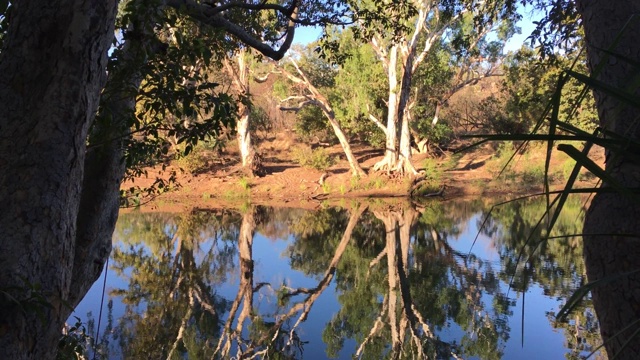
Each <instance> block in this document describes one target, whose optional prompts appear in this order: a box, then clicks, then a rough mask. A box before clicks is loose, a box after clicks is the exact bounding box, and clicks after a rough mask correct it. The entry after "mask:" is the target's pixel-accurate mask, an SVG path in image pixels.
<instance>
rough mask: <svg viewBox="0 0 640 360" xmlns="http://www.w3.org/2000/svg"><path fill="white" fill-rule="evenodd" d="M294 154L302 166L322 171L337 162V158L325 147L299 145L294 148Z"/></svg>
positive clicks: (294, 157)
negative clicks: (314, 147) (312, 147)
mask: <svg viewBox="0 0 640 360" xmlns="http://www.w3.org/2000/svg"><path fill="white" fill-rule="evenodd" d="M292 155H293V159H294V160H295V161H296V162H297V163H298V164H300V166H303V167H308V168H313V169H316V170H320V171H324V170H326V169H328V168H329V167H331V166H333V165H334V164H335V159H334V158H333V157H332V156H330V155H329V153H328V152H327V150H326V149H324V148H317V149H314V150H312V149H311V147H309V146H306V145H299V146H296V147H294V148H293V151H292Z"/></svg>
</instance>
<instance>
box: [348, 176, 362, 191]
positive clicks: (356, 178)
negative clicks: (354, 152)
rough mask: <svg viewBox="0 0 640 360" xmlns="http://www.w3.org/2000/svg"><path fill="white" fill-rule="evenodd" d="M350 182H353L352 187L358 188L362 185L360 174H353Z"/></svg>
mask: <svg viewBox="0 0 640 360" xmlns="http://www.w3.org/2000/svg"><path fill="white" fill-rule="evenodd" d="M349 183H350V184H351V189H353V190H357V189H358V188H359V187H360V176H352V177H351V179H349Z"/></svg>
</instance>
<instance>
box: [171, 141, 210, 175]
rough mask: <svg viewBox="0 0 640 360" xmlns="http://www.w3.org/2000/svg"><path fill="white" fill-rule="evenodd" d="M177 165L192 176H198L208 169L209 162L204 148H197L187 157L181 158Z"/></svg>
mask: <svg viewBox="0 0 640 360" xmlns="http://www.w3.org/2000/svg"><path fill="white" fill-rule="evenodd" d="M176 164H177V165H178V167H180V168H181V169H182V170H184V171H186V172H188V173H190V174H191V175H196V174H199V173H201V172H203V171H204V170H206V169H207V167H208V166H209V161H208V158H207V156H206V151H205V150H204V149H203V148H202V147H199V146H196V147H195V148H194V149H193V151H191V152H190V153H188V154H187V155H184V156H181V157H179V158H178V159H177V161H176Z"/></svg>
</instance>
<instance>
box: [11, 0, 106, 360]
mask: <svg viewBox="0 0 640 360" xmlns="http://www.w3.org/2000/svg"><path fill="white" fill-rule="evenodd" d="M116 8H117V1H116V0H100V1H97V0H47V1H43V0H31V1H19V2H13V3H12V14H11V22H10V26H9V29H8V32H7V37H6V38H5V41H4V47H3V49H2V53H1V56H0V201H1V202H2V204H3V205H4V206H5V209H6V211H4V212H3V213H2V216H0V358H3V359H52V358H54V357H55V354H56V343H57V340H58V337H59V336H60V332H61V329H62V326H63V324H64V322H65V320H66V319H67V317H68V315H69V313H70V312H71V310H72V309H71V308H69V306H68V305H67V304H66V302H67V301H68V300H69V295H70V292H71V291H72V290H71V283H72V279H73V281H74V282H75V281H78V282H83V280H85V279H84V276H85V275H86V276H89V277H91V276H92V274H82V273H79V274H75V273H74V272H73V271H74V262H75V259H76V257H77V254H76V245H78V244H79V240H78V236H79V235H80V231H81V230H80V229H83V228H84V227H85V224H84V223H83V218H80V217H78V213H79V208H80V199H81V191H82V186H83V185H82V179H83V175H84V161H85V151H86V145H85V144H86V139H87V133H88V131H89V128H90V126H91V124H92V122H93V120H94V116H95V113H96V110H97V107H98V102H99V98H100V90H101V89H102V87H103V85H104V81H105V79H106V73H105V69H106V63H107V49H108V48H109V46H110V44H111V41H112V39H113V28H114V23H115V13H116ZM78 253H79V254H80V253H82V251H81V250H80V251H78Z"/></svg>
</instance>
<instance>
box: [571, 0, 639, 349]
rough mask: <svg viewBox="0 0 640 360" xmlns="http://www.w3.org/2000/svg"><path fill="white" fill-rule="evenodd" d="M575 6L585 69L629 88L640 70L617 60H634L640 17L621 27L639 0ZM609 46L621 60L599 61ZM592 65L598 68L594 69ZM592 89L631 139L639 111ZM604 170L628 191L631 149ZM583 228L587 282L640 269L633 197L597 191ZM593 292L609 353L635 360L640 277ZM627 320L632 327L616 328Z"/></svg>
mask: <svg viewBox="0 0 640 360" xmlns="http://www.w3.org/2000/svg"><path fill="white" fill-rule="evenodd" d="M576 3H577V5H578V10H579V12H580V14H581V15H582V21H583V26H584V30H585V39H586V42H587V55H588V61H589V67H590V69H591V72H592V74H594V76H595V77H596V78H597V79H599V80H601V81H603V82H605V83H607V84H609V85H610V86H613V87H615V88H619V89H626V90H629V87H630V86H635V85H634V82H635V77H636V76H637V75H638V73H640V68H638V67H637V65H631V64H630V63H629V62H627V61H625V60H624V59H625V58H626V59H630V60H631V61H632V62H633V61H635V62H636V64H637V63H639V62H640V47H638V41H639V40H640V19H638V18H637V17H636V18H635V19H632V21H631V22H629V26H628V27H627V28H626V29H623V26H624V25H625V24H626V23H627V20H629V18H630V16H631V14H638V13H640V2H638V1H586V0H578V1H577V2H576ZM619 35H621V39H620V41H619V43H617V44H615V38H616V37H617V36H619ZM614 45H615V46H614ZM612 46H613V48H611V47H612ZM610 48H611V50H612V51H613V52H614V53H617V54H619V55H620V56H621V57H620V58H616V57H615V56H610V57H609V58H606V55H605V53H604V52H603V51H602V50H603V49H610ZM602 62H604V63H602ZM599 66H602V68H601V69H600V70H596V69H598V67H599ZM632 91H634V93H635V94H636V96H638V95H640V91H638V89H637V86H635V87H634V88H632ZM594 94H595V98H596V102H597V107H598V114H599V117H600V123H601V125H602V127H604V128H606V129H607V130H609V131H612V132H615V133H617V134H619V135H622V136H628V137H630V138H633V139H634V140H635V141H638V139H639V138H640V127H639V126H638V115H640V111H639V109H638V108H634V107H631V106H629V105H627V104H625V103H622V102H620V101H618V100H616V99H615V98H614V97H612V96H610V95H607V94H605V93H603V92H601V91H595V92H594ZM606 169H607V171H609V172H610V174H611V175H612V176H613V177H614V178H615V179H616V180H617V181H618V182H620V183H622V184H623V185H625V186H627V187H629V188H638V186H639V185H640V164H639V163H638V155H637V154H633V153H630V152H626V153H613V152H608V153H607V164H606ZM607 186H608V184H604V185H603V187H607ZM584 233H585V234H592V235H586V236H585V237H584V255H585V263H586V268H587V275H588V277H589V280H590V281H596V280H599V279H603V278H609V277H615V276H619V275H621V274H624V273H627V272H630V271H637V270H640V239H639V238H638V237H637V236H638V235H640V202H638V201H636V200H634V199H632V198H630V197H629V196H627V195H621V194H618V193H600V194H597V195H596V196H595V197H594V199H593V202H592V203H591V206H590V208H589V211H588V212H587V216H586V219H585V225H584ZM596 234H609V235H596ZM625 234H626V235H628V234H633V235H635V237H633V236H625ZM592 294H593V302H594V306H595V309H596V313H597V315H598V319H599V321H600V327H601V333H602V338H603V340H604V341H605V342H606V345H605V346H606V349H607V353H608V354H609V356H610V357H612V356H614V355H618V357H616V359H639V358H640V337H638V336H636V337H635V338H633V339H631V340H630V335H632V334H633V332H635V331H637V330H638V329H640V323H637V321H638V320H640V274H638V273H636V274H633V275H624V276H619V277H618V278H617V279H616V280H614V281H611V282H607V283H606V284H603V285H601V286H598V287H596V288H595V289H594V290H593V291H592ZM634 322H636V323H635V324H634V325H633V326H631V329H629V330H627V331H624V332H621V331H622V330H623V329H624V328H625V327H626V326H627V325H630V324H632V323H634ZM629 340H630V342H629V344H628V346H627V347H625V348H624V349H623V344H624V343H625V342H627V341H629Z"/></svg>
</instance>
